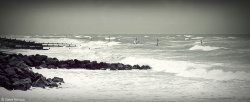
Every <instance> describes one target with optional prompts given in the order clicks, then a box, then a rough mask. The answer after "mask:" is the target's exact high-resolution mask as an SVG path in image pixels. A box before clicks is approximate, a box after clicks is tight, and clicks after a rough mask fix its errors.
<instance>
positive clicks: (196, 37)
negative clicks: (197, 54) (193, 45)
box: [192, 37, 204, 39]
mask: <svg viewBox="0 0 250 102" xmlns="http://www.w3.org/2000/svg"><path fill="white" fill-rule="evenodd" d="M202 38H204V37H193V38H192V39H202Z"/></svg>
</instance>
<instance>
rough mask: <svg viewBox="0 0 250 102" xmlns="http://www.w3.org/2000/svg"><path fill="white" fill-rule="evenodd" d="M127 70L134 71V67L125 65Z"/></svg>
mask: <svg viewBox="0 0 250 102" xmlns="http://www.w3.org/2000/svg"><path fill="white" fill-rule="evenodd" d="M124 68H125V70H132V66H131V65H124Z"/></svg>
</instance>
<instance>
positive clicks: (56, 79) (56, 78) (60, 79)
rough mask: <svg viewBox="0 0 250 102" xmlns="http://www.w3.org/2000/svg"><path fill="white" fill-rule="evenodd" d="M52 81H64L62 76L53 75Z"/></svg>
mask: <svg viewBox="0 0 250 102" xmlns="http://www.w3.org/2000/svg"><path fill="white" fill-rule="evenodd" d="M52 81H53V82H61V83H64V81H63V78H59V77H54V78H53V79H52Z"/></svg>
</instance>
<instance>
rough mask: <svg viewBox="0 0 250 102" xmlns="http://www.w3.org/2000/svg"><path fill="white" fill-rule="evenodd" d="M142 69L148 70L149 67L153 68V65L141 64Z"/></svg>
mask: <svg viewBox="0 0 250 102" xmlns="http://www.w3.org/2000/svg"><path fill="white" fill-rule="evenodd" d="M141 69H143V70H148V69H151V67H150V66H148V65H143V66H141Z"/></svg>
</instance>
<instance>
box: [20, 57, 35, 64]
mask: <svg viewBox="0 0 250 102" xmlns="http://www.w3.org/2000/svg"><path fill="white" fill-rule="evenodd" d="M22 60H23V61H24V63H26V64H27V65H29V66H33V63H32V61H31V60H30V59H29V57H27V56H24V57H23V59H22Z"/></svg>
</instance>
